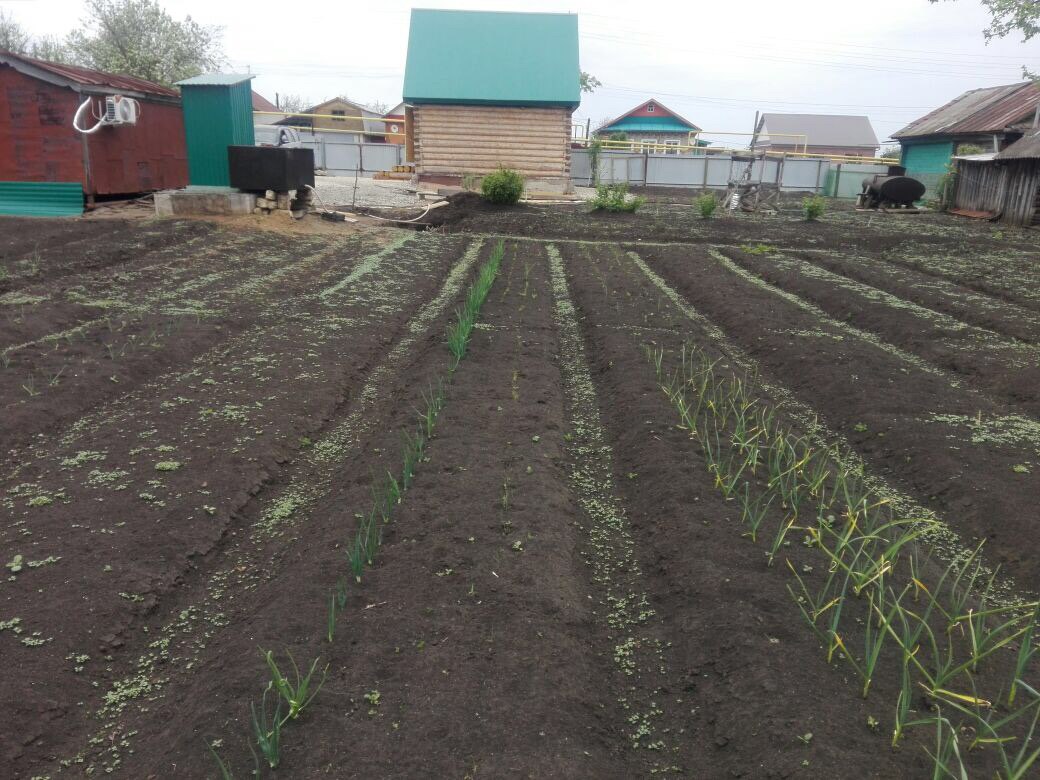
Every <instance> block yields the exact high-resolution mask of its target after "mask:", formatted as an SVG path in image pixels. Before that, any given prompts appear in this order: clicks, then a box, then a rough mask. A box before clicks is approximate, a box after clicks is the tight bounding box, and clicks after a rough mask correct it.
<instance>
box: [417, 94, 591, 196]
mask: <svg viewBox="0 0 1040 780" xmlns="http://www.w3.org/2000/svg"><path fill="white" fill-rule="evenodd" d="M414 127H415V164H416V169H415V170H416V173H417V174H419V176H462V175H464V174H475V175H478V176H480V175H483V174H486V173H491V172H492V171H494V170H496V169H497V168H499V167H505V168H512V169H514V170H517V171H519V172H520V173H522V174H523V175H524V176H525V177H527V178H535V179H556V178H563V179H566V180H568V181H569V179H570V140H571V111H570V109H568V108H513V107H505V106H455V105H420V106H416V107H415V124H414Z"/></svg>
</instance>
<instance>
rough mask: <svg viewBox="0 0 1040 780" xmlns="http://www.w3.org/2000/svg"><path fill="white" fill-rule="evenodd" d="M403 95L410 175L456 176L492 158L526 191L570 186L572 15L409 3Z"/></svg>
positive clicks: (574, 88)
mask: <svg viewBox="0 0 1040 780" xmlns="http://www.w3.org/2000/svg"><path fill="white" fill-rule="evenodd" d="M404 100H405V102H406V103H407V104H408V105H409V106H411V107H412V108H411V109H410V110H409V112H408V113H409V119H410V120H411V121H408V122H406V132H407V134H408V136H409V138H408V141H409V143H408V144H407V146H408V149H409V151H413V150H414V158H413V159H414V162H415V170H416V176H417V177H418V179H419V181H431V182H439V183H450V184H458V183H460V182H461V181H462V178H463V177H464V176H466V175H475V176H483V175H484V174H487V173H490V172H492V171H494V170H496V169H497V168H499V167H500V166H502V167H506V168H512V169H514V170H517V171H519V172H520V173H521V174H523V175H524V177H525V178H526V179H527V182H528V193H529V194H531V193H537V192H546V193H560V192H567V191H570V189H571V180H570V140H571V114H572V113H573V112H574V109H575V108H577V107H578V104H579V103H580V102H581V89H580V71H579V69H578V17H577V16H576V15H574V14H553V13H500V12H483V11H441V10H428V9H413V10H412V17H411V28H410V30H409V35H408V61H407V65H406V67H405V76H404Z"/></svg>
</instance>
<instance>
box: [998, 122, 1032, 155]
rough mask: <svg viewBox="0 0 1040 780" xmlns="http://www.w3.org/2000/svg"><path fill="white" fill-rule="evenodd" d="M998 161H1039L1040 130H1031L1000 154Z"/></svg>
mask: <svg viewBox="0 0 1040 780" xmlns="http://www.w3.org/2000/svg"><path fill="white" fill-rule="evenodd" d="M996 159H998V160H1025V159H1034V160H1036V159H1040V128H1036V127H1034V128H1031V129H1030V130H1029V131H1028V132H1026V134H1025V135H1024V136H1022V137H1021V138H1019V139H1018V140H1017V141H1015V142H1014V143H1013V144H1011V145H1010V146H1009V147H1008V148H1007V149H1005V150H1004V151H1002V152H1000V153H999V154H998V155H997V157H996Z"/></svg>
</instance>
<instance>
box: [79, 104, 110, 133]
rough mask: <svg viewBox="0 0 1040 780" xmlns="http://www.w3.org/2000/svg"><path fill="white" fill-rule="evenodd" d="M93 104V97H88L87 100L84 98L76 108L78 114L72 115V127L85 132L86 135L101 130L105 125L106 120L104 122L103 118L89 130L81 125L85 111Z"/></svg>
mask: <svg viewBox="0 0 1040 780" xmlns="http://www.w3.org/2000/svg"><path fill="white" fill-rule="evenodd" d="M92 104H93V98H87V99H86V100H84V101H83V102H82V103H81V104H80V106H79V108H77V109H76V115H75V116H74V117H72V127H73V129H74V130H77V131H78V132H80V133H83V134H84V135H90V134H91V133H96V132H97V131H98V130H100V129H101V128H102V127H104V126H105V122H104V120H103V119H99V120H98V123H97V124H96V125H94V126H93V127H91V128H90V129H89V130H85V129H83V128H82V127H80V126H79V122H80V120H81V119H82V118H83V112H84V111H85V110H86V109H87V108H90V107H91V105H92Z"/></svg>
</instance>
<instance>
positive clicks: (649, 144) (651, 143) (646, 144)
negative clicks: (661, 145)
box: [639, 138, 657, 154]
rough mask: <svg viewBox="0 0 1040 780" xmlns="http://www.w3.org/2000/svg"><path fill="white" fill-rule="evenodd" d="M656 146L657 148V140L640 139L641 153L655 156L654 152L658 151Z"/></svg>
mask: <svg viewBox="0 0 1040 780" xmlns="http://www.w3.org/2000/svg"><path fill="white" fill-rule="evenodd" d="M656 146H657V139H656V138H643V139H640V142H639V151H641V152H650V154H653V153H654V152H656V151H657V149H656Z"/></svg>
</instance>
